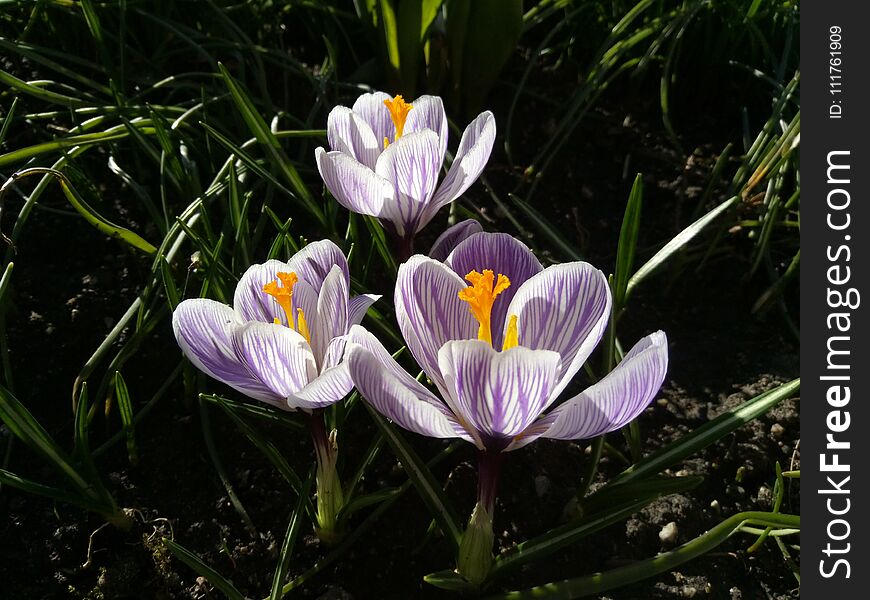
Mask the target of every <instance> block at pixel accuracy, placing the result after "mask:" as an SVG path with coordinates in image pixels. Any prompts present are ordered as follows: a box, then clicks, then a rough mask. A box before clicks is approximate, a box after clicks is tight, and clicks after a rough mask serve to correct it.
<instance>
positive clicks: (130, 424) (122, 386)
mask: <svg viewBox="0 0 870 600" xmlns="http://www.w3.org/2000/svg"><path fill="white" fill-rule="evenodd" d="M115 399H116V400H117V401H118V412H119V413H121V425H122V427H123V429H124V437H125V438H126V440H127V457H128V458H129V459H130V464H131V465H136V464H138V463H139V451H138V450H137V449H136V429H135V427H136V425H135V421H134V419H133V401H132V399H131V398H130V392H129V390H128V389H127V383H126V382H125V381H124V378H123V377H122V376H121V372H120V371H115Z"/></svg>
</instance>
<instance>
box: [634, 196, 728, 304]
mask: <svg viewBox="0 0 870 600" xmlns="http://www.w3.org/2000/svg"><path fill="white" fill-rule="evenodd" d="M736 201H737V197H736V196H734V197H732V198H729V199H728V200H726V201H725V202H723V203H722V204H720V205H719V206H717V207H716V208H714V209H713V210H711V211H710V212H708V213H707V214H706V215H704V216H703V217H701V218H700V219H698V220H697V221H695V222H694V223H692V224H691V225H689V226H688V227H686V228H685V229H683V230H682V231H681V232H680V233H678V234H677V236H676V237H675V238H674V239H672V240H671V241H669V242H668V243H667V244H665V246H664V248H662V249H661V250H659V251H658V252H656V253H655V256H653V257H652V258H651V259H649V260H648V261H646V263H644V265H643V266H642V267H641V268H640V269H638V270H637V272H636V273H635V274H634V275H633V276H632V277H631V279H630V280H629V281H628V285H627V287H626V291H625V296H626V298H628V296H630V295H631V292H632V291H633V290H634V288H635V287H636V286H637V285H638V284H640V283H641V282H642V281H643V280H644V279H646V278H647V277H649V276H650V275H651V274H652V273H653V272H654V271H655V270H656V269H658V268H659V267H660V266H662V264H664V263H665V262H666V261H667V260H668V259H669V258H670V257H671V256H672V255H673V254H675V253H676V252H679V251H680V250H681V249H682V248H683V246H685V245H686V244H688V243H689V241H691V239H692V238H694V237H695V236H696V235H698V234H699V233H701V231H703V230H704V228H705V227H707V226H708V225H709V224H710V223H712V222H713V221H714V220H716V217H718V216H719V215H721V214H722V213H723V212H725V211H726V210H728V209H729V208H730V207H731V206H733V205H734V203H735V202H736Z"/></svg>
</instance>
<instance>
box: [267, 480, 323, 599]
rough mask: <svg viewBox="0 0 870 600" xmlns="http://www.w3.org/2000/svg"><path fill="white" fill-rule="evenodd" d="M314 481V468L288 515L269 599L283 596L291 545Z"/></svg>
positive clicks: (297, 535)
mask: <svg viewBox="0 0 870 600" xmlns="http://www.w3.org/2000/svg"><path fill="white" fill-rule="evenodd" d="M313 481H314V469H312V470H311V472H310V473H309V474H308V478H307V479H306V480H305V485H304V486H302V490H301V491H300V493H299V498H298V499H297V501H296V507H295V508H294V509H293V513H292V514H291V515H290V522H289V523H288V524H287V533H286V534H285V535H284V543H283V544H281V554H279V555H278V567H277V568H276V569H275V575H274V577H272V592H271V593H270V594H269V599H270V600H281V598H283V597H284V593H283V588H284V580H285V579H287V571H288V570H289V568H290V557H291V556H292V555H293V546H295V544H296V538H298V537H299V529H300V527H301V525H302V514H303V513H304V512H306V511H305V502H306V499H307V498H308V494H309V493H310V492H311V483H312V482H313Z"/></svg>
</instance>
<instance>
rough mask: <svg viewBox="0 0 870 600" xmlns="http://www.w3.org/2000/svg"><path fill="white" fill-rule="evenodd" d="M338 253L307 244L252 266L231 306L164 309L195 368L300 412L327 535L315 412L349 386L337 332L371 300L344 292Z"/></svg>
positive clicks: (334, 499) (336, 498)
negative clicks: (309, 442) (284, 256)
mask: <svg viewBox="0 0 870 600" xmlns="http://www.w3.org/2000/svg"><path fill="white" fill-rule="evenodd" d="M349 289H350V276H349V273H348V266H347V259H346V258H345V256H344V254H343V253H342V252H341V250H340V249H339V248H338V247H337V246H336V245H335V244H333V243H332V242H330V241H321V242H315V243H312V244H309V245H308V246H306V247H305V248H303V249H302V250H300V251H299V252H298V253H297V254H296V255H294V256H293V257H292V258H291V259H290V260H289V261H287V262H282V261H278V260H270V261H267V262H266V263H264V264H257V265H252V266H251V267H250V268H249V269H248V270H247V271H246V272H245V274H244V275H243V276H242V278H241V280H240V281H239V284H238V286H237V287H236V291H235V296H234V299H233V306H232V307H231V306H227V305H225V304H222V303H220V302H216V301H214V300H208V299H204V298H198V299H190V300H185V301H183V302H182V303H181V304H179V305H178V307H177V308H176V309H175V312H174V313H173V315H172V327H173V329H174V331H175V338H176V339H177V340H178V344H179V346H181V349H182V351H183V352H184V354H185V356H187V358H188V359H190V361H191V362H192V363H193V364H194V365H195V366H196V367H197V368H199V369H200V370H201V371H203V372H205V373H207V374H208V375H210V376H211V377H213V378H215V379H217V380H218V381H221V382H223V383H225V384H227V385H229V386H230V387H232V388H234V389H236V390H238V391H240V392H241V393H243V394H245V395H246V396H249V397H251V398H254V399H256V400H260V401H262V402H266V403H268V404H271V405H272V406H275V407H278V408H280V409H283V410H297V409H298V410H301V411H303V412H304V413H305V414H306V415H307V416H308V417H309V418H308V422H309V426H310V428H311V433H312V436H313V439H314V442H315V449H316V450H317V458H318V477H317V484H318V521H319V526H320V530H321V535H322V536H324V537H327V536H332V535H334V533H335V532H334V531H332V530H331V528H332V527H333V526H334V517H335V514H336V513H337V511H338V510H339V509H340V508H341V505H342V504H343V502H342V498H341V486H340V485H338V484H337V481H334V480H335V479H337V475H336V474H335V460H336V448H335V444H334V441H333V440H330V439H329V437H330V436H329V435H328V434H327V433H326V431H325V429H324V423H323V417H322V415H321V414H320V412H322V411H320V410H319V409H322V408H324V407H326V406H329V405H330V404H333V403H335V402H337V401H339V400H341V399H342V398H343V397H344V396H346V395H347V394H348V392H350V390H351V388H352V387H353V384H352V382H351V379H350V376H349V374H348V370H347V364H346V363H345V362H344V361H343V360H342V359H343V356H344V346H345V336H346V334H347V333H348V330H349V328H350V327H351V326H352V325H354V324H356V323H359V322H360V321H361V320H362V318H363V316H364V315H365V312H366V310H367V309H368V307H369V306H371V304H372V302H374V301H375V300H376V299H377V296H371V295H362V296H357V297H354V298H351V297H350V295H349Z"/></svg>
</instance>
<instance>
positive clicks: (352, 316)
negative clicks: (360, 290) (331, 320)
mask: <svg viewBox="0 0 870 600" xmlns="http://www.w3.org/2000/svg"><path fill="white" fill-rule="evenodd" d="M380 298H381V296H380V295H378V294H360V295H359V296H354V297H353V298H351V299H350V302H348V305H347V324H348V327H350V326H351V325H359V324H360V323H362V320H363V317H365V316H366V311H367V310H368V309H369V307H370V306H371V305H372V304H374V303H375V302H377V301H378V300H379V299H380Z"/></svg>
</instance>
